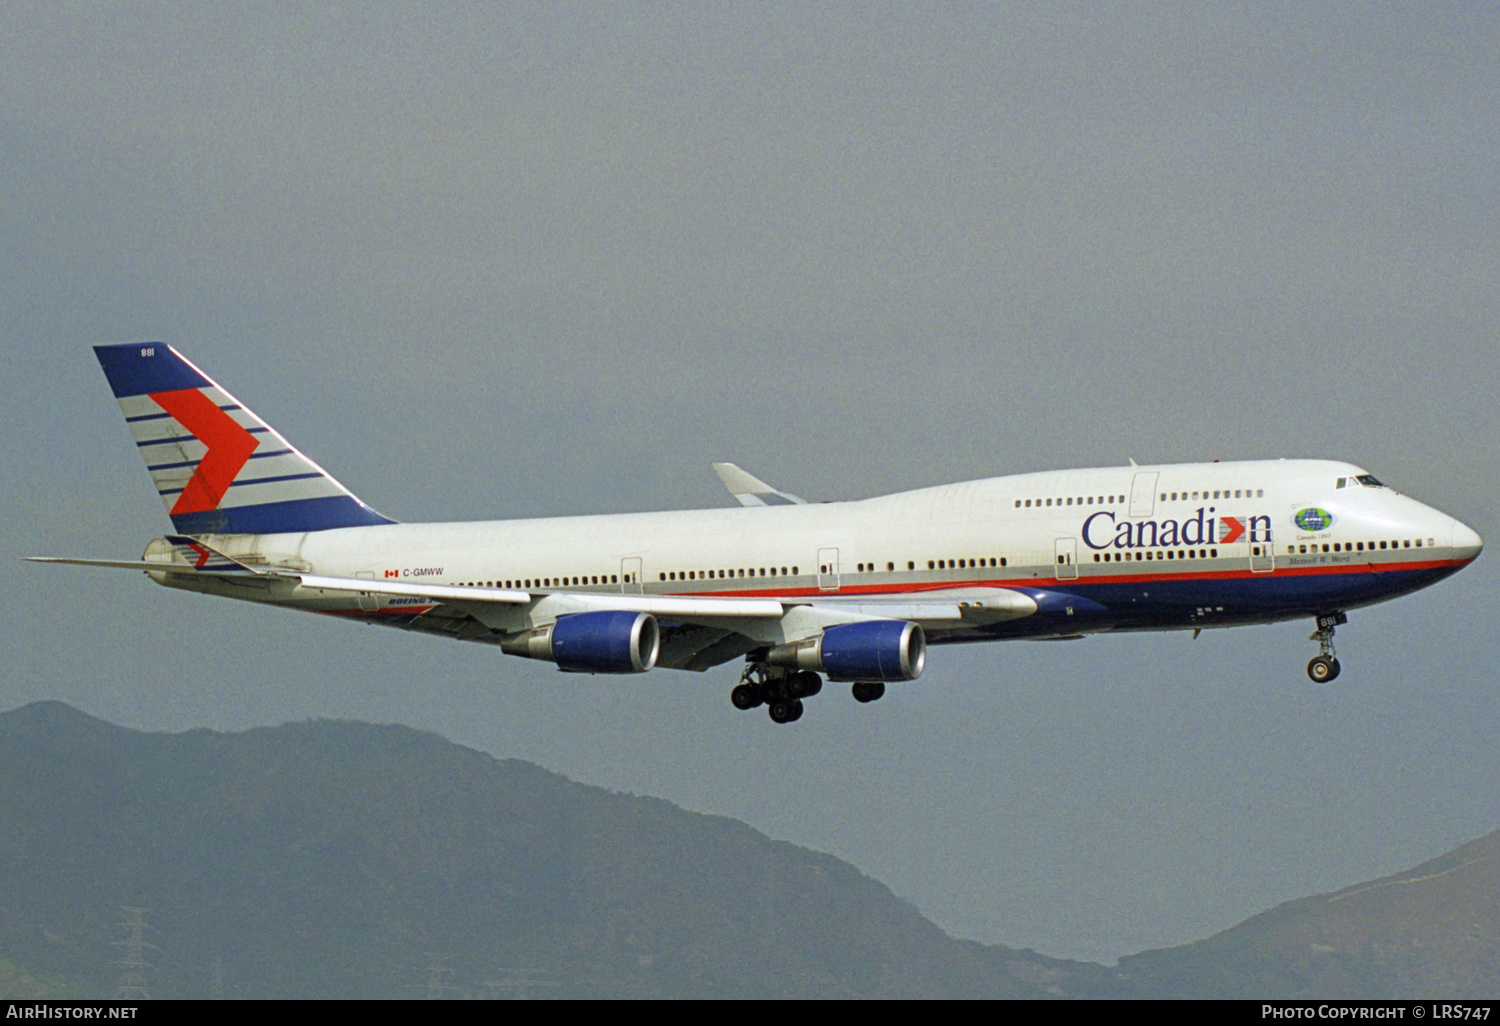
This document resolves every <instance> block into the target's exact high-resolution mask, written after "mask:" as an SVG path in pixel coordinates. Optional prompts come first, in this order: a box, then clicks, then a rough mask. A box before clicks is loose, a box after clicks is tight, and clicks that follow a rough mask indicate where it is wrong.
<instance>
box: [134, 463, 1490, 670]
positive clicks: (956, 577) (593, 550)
mask: <svg viewBox="0 0 1500 1026" xmlns="http://www.w3.org/2000/svg"><path fill="white" fill-rule="evenodd" d="M1361 478H1366V479H1368V475H1366V473H1365V471H1363V470H1362V469H1360V468H1358V467H1355V466H1352V465H1350V464H1346V463H1339V462H1332V461H1323V460H1274V461H1271V460H1267V461H1249V462H1235V463H1198V464H1181V465H1163V466H1152V467H1136V466H1128V467H1111V468H1099V469H1087V470H1065V471H1051V472H1045V473H1034V474H1020V475H1015V476H1010V477H1000V478H991V479H987V480H980V481H969V482H964V483H960V484H953V485H944V486H940V487H934V488H924V489H919V490H916V491H910V492H901V493H897V494H893V495H885V496H879V497H876V498H871V499H864V500H859V501H850V502H830V503H820V504H808V505H786V506H769V507H742V508H727V509H710V510H684V511H675V512H657V513H629V514H610V515H601V516H581V517H564V518H551V519H538V520H512V521H495V522H479V523H442V524H392V525H385V526H372V527H353V528H343V529H336V530H327V531H316V532H309V533H301V534H282V535H254V536H248V535H237V536H236V535H226V536H220V537H217V538H211V539H208V540H209V541H210V542H211V543H212V544H213V545H214V546H215V547H216V548H219V549H221V550H222V551H224V552H225V553H226V554H228V555H230V556H235V557H241V558H246V559H247V561H250V562H255V563H265V564H268V565H272V566H282V567H289V568H294V569H298V570H305V571H308V572H311V573H315V574H320V575H328V576H332V577H343V578H364V579H373V580H377V581H400V582H412V583H423V584H444V585H459V586H472V587H478V588H505V589H518V590H524V591H526V592H529V593H532V594H533V595H535V596H537V597H538V600H541V599H543V598H545V596H546V595H548V594H549V593H555V592H568V593H572V594H589V593H600V594H627V595H629V594H642V595H677V596H704V597H731V596H736V597H739V596H746V597H762V596H763V597H775V598H781V599H796V600H799V601H802V602H806V603H808V604H811V605H817V604H820V603H835V604H837V603H849V602H851V601H860V602H877V601H896V600H904V599H905V600H909V599H911V598H913V597H918V598H920V597H921V596H923V595H943V596H954V595H958V596H962V595H965V594H973V595H982V594H984V593H985V592H986V591H989V590H992V589H1002V590H1010V591H1015V592H1018V593H1021V594H1025V595H1027V596H1028V597H1030V598H1031V599H1032V600H1033V601H1035V602H1036V603H1037V613H1036V615H1034V616H1027V617H1021V618H1012V619H1006V620H1003V621H1002V622H997V623H986V624H980V625H976V624H974V623H958V622H953V621H950V620H945V619H939V620H934V621H931V622H929V623H927V624H925V626H926V627H927V629H928V631H929V635H930V637H931V638H932V640H934V641H937V642H943V641H967V640H984V639H986V638H1002V637H1018V636H1033V637H1045V636H1060V635H1071V634H1077V633H1089V632H1093V631H1099V630H1140V629H1158V628H1174V627H1175V628H1185V627H1209V626H1228V625H1232V624H1240V623H1253V622H1271V621H1274V620H1282V619H1289V618H1294V617H1301V616H1306V615H1317V614H1318V613H1320V612H1325V611H1334V610H1343V609H1350V608H1356V607H1358V606H1362V605H1368V604H1370V603H1372V602H1378V601H1381V600H1383V599H1387V598H1391V597H1394V596H1395V595H1399V594H1403V593H1406V592H1409V591H1412V590H1415V589H1416V588H1420V587H1423V586H1425V585H1426V584H1429V583H1432V582H1433V581H1435V580H1438V579H1440V578H1442V577H1444V576H1447V575H1448V574H1451V573H1453V572H1455V571H1456V570H1457V569H1459V568H1460V567H1462V566H1463V565H1465V564H1466V563H1468V562H1469V561H1471V560H1473V559H1474V558H1475V557H1476V556H1477V555H1478V553H1479V550H1480V545H1481V542H1480V539H1479V537H1478V536H1477V535H1476V534H1475V533H1474V532H1473V531H1472V530H1470V529H1469V528H1468V527H1466V526H1464V525H1463V524H1461V523H1459V522H1458V521H1457V520H1455V519H1454V518H1452V517H1450V516H1448V515H1446V514H1444V513H1441V512H1439V511H1438V510H1435V509H1432V508H1431V507H1428V506H1425V505H1423V504H1422V503H1419V502H1417V501H1415V500H1413V499H1410V498H1408V497H1406V496H1403V495H1400V494H1398V493H1396V492H1394V491H1392V490H1391V489H1389V488H1386V487H1383V486H1380V485H1378V484H1374V485H1365V484H1360V483H1359V481H1360V479H1361ZM158 579H161V578H158ZM164 583H170V584H173V585H175V586H180V587H195V588H196V590H203V591H211V592H217V593H221V594H233V595H235V596H236V597H251V598H257V599H260V600H263V601H275V602H278V603H280V604H289V605H294V606H299V607H302V608H307V609H311V610H314V611H321V612H331V613H342V614H347V615H353V616H368V617H395V618H396V619H395V620H392V621H390V622H393V624H394V625H397V626H404V627H410V628H414V629H426V625H424V624H423V623H422V622H421V620H422V617H421V616H420V615H419V614H420V613H422V612H423V611H425V609H427V608H431V604H430V603H429V604H426V605H425V606H424V604H423V603H421V602H418V601H414V600H411V599H405V600H403V599H392V598H373V599H367V600H366V601H365V602H364V603H363V604H360V603H357V602H355V601H353V599H352V598H351V596H350V595H349V594H348V593H330V592H326V591H318V590H316V589H306V588H299V589H295V590H291V591H284V592H276V593H274V594H273V593H269V592H268V593H262V594H256V595H247V594H246V593H245V591H244V589H240V588H236V587H233V586H219V585H214V584H207V585H204V584H202V583H201V582H195V581H189V580H186V579H183V578H181V577H178V576H168V577H166V580H165V581H164ZM544 608H545V607H544ZM1054 614H1055V615H1054ZM913 618H914V619H915V618H918V617H913ZM523 619H524V618H523Z"/></svg>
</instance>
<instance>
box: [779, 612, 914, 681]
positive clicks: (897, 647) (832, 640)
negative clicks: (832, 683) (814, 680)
mask: <svg viewBox="0 0 1500 1026" xmlns="http://www.w3.org/2000/svg"><path fill="white" fill-rule="evenodd" d="M766 662H768V663H770V664H772V665H773V666H794V667H796V668H797V669H799V670H812V671H813V672H815V673H826V674H828V679H829V680H869V681H874V680H879V681H894V680H916V679H917V678H918V677H920V676H922V667H923V666H924V665H925V664H926V662H927V636H926V635H925V634H923V633H922V627H921V625H920V624H915V623H912V622H911V621H909V620H862V621H860V622H858V623H841V624H836V625H834V626H832V627H827V628H824V630H823V633H822V634H820V635H818V636H817V637H815V638H805V639H803V640H802V641H793V642H791V643H789V644H786V645H777V646H776V647H775V648H773V649H771V651H770V652H768V653H767V654H766Z"/></svg>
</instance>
